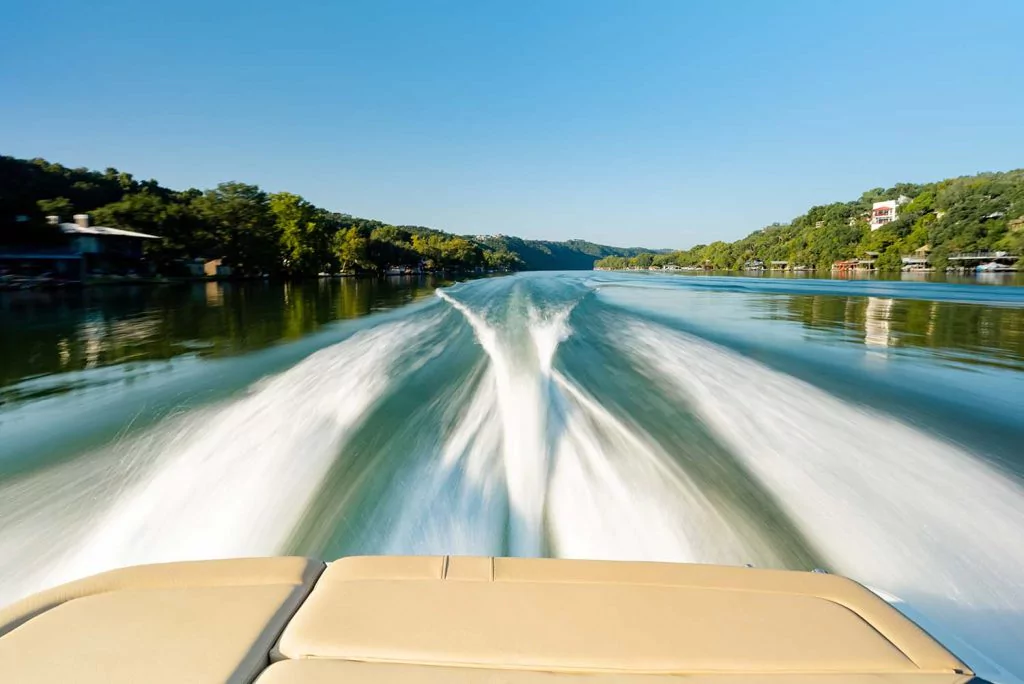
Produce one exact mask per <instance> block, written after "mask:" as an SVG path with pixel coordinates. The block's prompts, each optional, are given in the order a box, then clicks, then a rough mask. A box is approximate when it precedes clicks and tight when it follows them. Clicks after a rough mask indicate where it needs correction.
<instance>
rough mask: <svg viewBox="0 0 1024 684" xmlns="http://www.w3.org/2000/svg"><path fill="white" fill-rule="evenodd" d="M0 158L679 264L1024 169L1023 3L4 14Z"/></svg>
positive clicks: (110, 9) (83, 8)
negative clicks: (669, 250) (690, 251)
mask: <svg viewBox="0 0 1024 684" xmlns="http://www.w3.org/2000/svg"><path fill="white" fill-rule="evenodd" d="M0 16H2V19H0V25H2V34H3V39H2V40H0V154H7V155H14V156H19V157H37V156H41V157H45V158H48V159H50V160H53V161H59V162H61V163H64V164H66V165H70V166H89V167H93V168H100V169H102V168H104V167H107V166H116V167H118V168H119V169H122V170H125V171H129V172H132V173H134V174H135V175H136V177H138V178H150V177H152V178H156V179H157V180H159V181H160V182H162V183H163V184H165V185H169V186H171V187H175V188H184V187H190V186H196V187H210V186H212V185H214V184H216V183H218V182H220V181H225V180H242V181H248V182H255V183H258V184H260V185H261V186H263V187H264V188H266V189H267V190H272V191H277V190H290V191H292V192H296V193H298V194H301V195H303V196H305V197H306V198H308V199H309V200H311V201H312V202H314V203H316V204H318V205H320V206H324V207H327V208H329V209H334V210H338V211H344V212H348V213H351V214H355V215H358V216H365V217H369V218H378V219H382V220H384V221H388V222H391V223H403V224H420V225H430V226H434V227H438V228H443V229H447V230H451V231H454V232H458V233H506V234H514V235H522V236H526V237H544V238H551V239H564V238H570V237H581V238H587V239H591V240H594V241H597V242H604V243H609V244H616V245H643V246H649V247H687V246H690V245H692V244H694V243H697V242H710V241H712V240H715V239H736V238H738V237H741V236H743V235H746V234H747V233H749V232H750V231H751V230H754V229H756V228H758V227H761V226H763V225H765V224H768V223H771V222H773V221H786V220H788V219H790V218H792V217H794V216H796V215H798V214H800V213H802V212H803V211H804V210H805V209H807V208H808V207H809V206H811V205H813V204H821V203H826V202H829V201H835V200H847V199H853V198H856V197H857V196H859V195H860V193H861V192H862V191H863V190H866V189H868V188H872V187H875V186H880V185H891V184H893V183H895V182H898V181H903V180H907V181H928V180H936V179H939V178H944V177H948V176H953V175H962V174H969V173H975V172H978V171H984V170H1005V169H1009V168H1015V167H1021V166H1024V34H1022V33H1021V29H1022V27H1024V0H972V1H971V2H966V1H965V0H905V1H900V0H887V1H876V0H859V1H857V2H841V1H840V0H800V1H784V0H776V1H774V2H773V1H769V0H763V1H762V0H748V1H739V0H732V1H724V0H723V1H714V0H704V1H703V2H697V1H696V0H693V1H687V0H664V1H658V0H617V1H614V2H612V1H607V0H578V1H574V2H568V1H557V0H535V1H533V0H519V1H515V2H497V1H493V2H492V1H490V0H466V1H460V2H455V1H448V2H443V1H433V0H418V1H415V2H412V1H410V2H395V1H392V0H361V1H360V2H351V1H350V2H343V1H334V2H303V1H301V0H294V1H293V2H280V1H278V2H269V3H268V2H261V1H252V0H247V1H246V2H241V1H240V0H221V1H214V0H205V1H203V2H193V1H192V0H186V1H179V2H174V3H164V2H143V1H140V0H111V1H106V2H104V1H102V0H97V1H95V2H84V1H82V0H73V1H68V2H50V1H48V0H31V1H29V2H17V1H16V0H8V1H7V2H5V3H4V4H3V9H2V12H0Z"/></svg>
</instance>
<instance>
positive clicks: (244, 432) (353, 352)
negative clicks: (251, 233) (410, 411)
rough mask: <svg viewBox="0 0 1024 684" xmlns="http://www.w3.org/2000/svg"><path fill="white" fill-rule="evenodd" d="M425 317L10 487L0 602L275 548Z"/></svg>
mask: <svg viewBox="0 0 1024 684" xmlns="http://www.w3.org/2000/svg"><path fill="white" fill-rule="evenodd" d="M428 324H429V323H428V322H423V321H421V322H418V323H413V322H402V323H395V324H390V325H386V326H381V327H379V328H377V329H374V330H371V331H368V332H365V333H360V334H357V335H355V336H353V337H352V338H350V339H348V340H346V341H344V342H342V343H340V344H337V345H335V346H333V347H329V348H327V349H324V350H322V351H320V352H318V353H316V354H313V355H312V356H310V357H308V358H307V359H306V360H305V361H303V362H302V363H300V364H298V365H296V366H295V367H294V368H292V369H290V370H289V371H287V372H285V373H283V374H281V375H279V376H276V377H273V378H270V379H268V380H266V381H265V382H262V383H260V384H258V385H256V386H254V387H253V388H252V389H251V391H250V392H249V393H248V394H247V395H246V396H244V397H242V398H241V399H238V400H234V401H231V402H228V403H227V404H225V405H221V406H215V407H212V408H209V409H206V410H202V411H197V412H193V413H190V414H187V415H184V416H180V417H178V418H175V419H171V420H168V421H165V422H164V423H162V424H160V425H159V426H158V427H156V428H155V429H154V430H152V431H150V432H147V433H146V434H143V435H142V436H139V437H137V438H133V439H130V440H124V441H121V442H119V443H116V444H114V445H112V446H111V447H110V448H108V449H107V450H106V451H105V452H103V453H99V454H89V455H85V456H83V457H81V458H80V459H78V460H76V461H74V462H72V463H71V464H68V465H65V466H59V467H56V468H53V469H50V470H46V471H43V472H41V473H36V474H33V475H31V476H29V477H26V478H22V479H20V480H18V481H16V482H14V483H11V484H8V485H7V486H6V487H5V488H4V491H3V493H2V495H0V499H2V500H3V501H4V504H3V506H4V508H5V509H8V510H9V511H11V516H10V518H6V516H5V519H7V520H10V521H12V522H13V525H12V526H11V527H10V528H8V529H6V530H5V533H4V535H3V537H2V539H3V545H2V546H0V563H2V564H3V565H2V566H0V574H2V575H3V577H4V578H5V582H4V587H3V592H4V595H2V596H0V603H3V602H4V599H13V598H16V597H17V596H19V595H23V594H24V593H27V592H28V591H32V590H35V589H38V588H41V587H45V586H50V585H53V584H57V583H60V582H64V581H68V580H71V579H74V578H77V577H81V576H84V575H88V574H93V573H96V572H100V571H103V570H107V569H110V568H114V567H120V566H124V565H132V564H138V563H148V562H160V561H168V560H181V559H202V558H220V557H232V556H252V555H268V554H274V553H276V552H278V551H279V550H280V549H281V548H282V547H283V546H284V545H285V543H286V541H287V539H288V536H289V534H290V533H291V531H292V529H293V528H294V526H295V524H296V523H297V521H298V519H299V517H300V516H301V514H302V511H303V508H304V506H305V504H306V502H307V501H308V500H309V497H310V496H311V495H312V494H313V493H314V492H315V491H316V489H317V487H318V485H319V483H320V481H321V480H322V478H323V476H324V474H325V473H326V471H327V469H328V468H329V467H330V464H331V462H332V461H333V460H334V459H335V458H336V457H337V455H338V452H339V450H340V449H341V447H342V444H343V442H344V439H345V435H346V433H347V431H348V430H349V429H350V428H351V427H352V426H353V425H354V424H356V423H357V422H358V421H359V420H360V418H361V417H362V416H363V415H364V414H365V412H366V411H367V409H368V408H369V407H370V406H371V405H372V404H373V402H374V401H375V400H376V399H377V398H379V397H380V396H381V395H382V393H383V392H384V391H385V390H386V389H387V387H388V385H389V383H390V382H391V377H390V375H389V374H390V372H391V371H392V370H393V369H394V368H395V367H396V363H397V361H398V359H399V358H400V357H401V355H402V352H403V350H405V349H406V348H407V347H408V341H409V340H410V339H414V338H415V336H416V335H418V334H420V333H422V332H423V331H424V330H425V329H426V327H427V326H428ZM421 351H422V350H421ZM428 356H429V355H428ZM69 493H70V495H69ZM72 518H73V519H74V520H75V521H76V522H70V519H72ZM69 523H70V524H69Z"/></svg>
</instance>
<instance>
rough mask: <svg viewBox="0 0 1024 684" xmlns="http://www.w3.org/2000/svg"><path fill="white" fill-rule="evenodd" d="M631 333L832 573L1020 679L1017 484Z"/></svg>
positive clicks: (652, 333)
mask: <svg viewBox="0 0 1024 684" xmlns="http://www.w3.org/2000/svg"><path fill="white" fill-rule="evenodd" d="M629 331H630V332H629V335H628V337H623V338H621V339H620V340H618V342H617V345H618V347H619V348H620V349H621V351H622V353H624V354H628V355H631V356H633V357H635V358H637V359H638V360H639V361H641V362H642V363H644V364H646V365H647V366H648V367H649V368H651V369H652V371H653V372H652V374H651V380H652V382H657V383H659V384H660V385H661V386H663V387H665V388H667V389H670V390H673V391H675V392H676V394H677V395H678V396H679V397H680V399H681V400H682V401H684V402H686V403H688V404H689V405H690V406H692V408H693V409H694V410H695V411H696V413H697V414H698V415H699V416H700V417H701V418H702V420H703V421H704V422H706V424H707V425H708V426H709V427H710V428H711V429H712V430H713V431H714V432H715V433H717V435H718V437H719V439H720V440H722V442H723V443H724V444H726V445H728V446H729V447H730V449H731V450H732V451H733V452H734V454H735V455H736V456H737V457H738V458H739V459H740V460H741V461H742V462H743V463H744V464H745V466H746V467H747V468H748V469H749V470H750V472H751V473H752V474H753V475H754V476H755V477H756V478H757V479H759V480H760V481H761V482H762V483H763V485H764V486H765V487H766V488H767V489H768V490H769V491H770V492H771V493H772V494H773V495H774V496H775V497H776V498H777V500H778V503H779V505H780V506H781V507H782V508H783V510H785V511H786V512H787V514H788V515H789V516H790V517H791V518H792V519H793V520H794V522H795V523H796V524H797V526H798V528H799V529H800V530H801V531H802V532H803V533H804V534H805V535H806V536H807V537H808V538H809V539H810V540H811V541H812V543H813V544H815V545H816V547H817V548H818V549H819V550H820V551H821V552H822V553H823V554H824V555H825V557H826V558H827V559H828V560H829V562H830V563H831V565H832V567H833V568H834V569H836V570H838V571H839V572H841V573H843V574H845V575H849V576H851V577H853V578H855V579H857V580H859V581H861V582H864V583H866V584H868V585H871V586H874V587H878V588H881V589H884V590H886V591H890V592H893V593H895V594H897V595H899V596H900V597H901V598H902V599H904V600H906V601H908V603H909V604H910V605H911V606H913V607H914V608H915V609H917V610H919V611H920V612H921V613H922V614H923V615H924V616H926V617H927V618H929V619H930V620H932V621H934V624H935V625H936V626H935V627H934V628H933V631H935V632H936V633H937V636H940V638H948V637H950V636H951V635H952V634H953V633H954V632H956V633H960V634H963V635H964V636H965V638H966V640H967V641H969V642H974V643H982V644H985V645H986V649H985V650H986V651H987V652H989V653H991V654H993V656H994V657H995V659H996V660H997V661H1001V662H1002V663H1003V664H1004V665H1005V666H1007V667H1010V668H1011V669H1013V670H1015V671H1016V672H1018V673H1020V672H1024V655H1022V654H1021V652H1020V650H1019V643H1020V642H1019V637H1020V635H1022V634H1024V543H1020V541H1021V540H1022V539H1024V487H1022V486H1021V483H1020V482H1018V481H1016V480H1015V479H1014V478H1012V477H1011V476H1008V475H1005V474H1003V473H1001V472H999V471H997V470H995V469H994V468H993V467H992V466H990V465H988V464H986V463H984V462H983V461H981V460H980V459H978V458H977V457H975V456H972V455H971V454H969V453H967V452H965V451H963V450H961V449H960V448H958V447H956V446H954V445H952V444H949V443H946V442H944V441H941V440H939V439H937V438H935V437H932V436H930V435H928V434H925V433H923V432H921V431H919V430H917V429H915V428H913V427H910V426H908V425H906V424H903V423H901V422H899V421H897V420H895V419H894V418H891V417H888V416H886V415H883V414H881V413H877V412H874V411H872V410H870V409H867V408H863V407H859V406H855V405H852V404H849V403H847V402H844V401H842V400H840V399H838V398H836V397H834V396H832V395H830V394H828V393H827V392H824V391H822V390H819V389H817V388H815V387H813V386H812V385H809V384H807V383H805V382H802V381H799V380H796V379H795V378H792V377H790V376H788V375H785V374H783V373H780V372H777V371H774V370H772V369H769V368H767V367H765V366H763V365H761V364H759V363H756V362H754V361H752V360H749V359H747V358H745V357H742V356H740V355H738V354H735V353H733V352H729V351H726V350H724V349H723V348H721V347H718V346H717V345H714V344H711V343H708V342H706V341H703V340H701V339H700V338H697V337H693V336H691V335H687V334H684V333H679V332H677V331H673V330H671V329H669V328H666V327H663V326H660V325H656V324H651V323H646V322H639V321H633V322H631V324H630V328H629ZM929 626H931V625H929ZM947 630H948V631H947Z"/></svg>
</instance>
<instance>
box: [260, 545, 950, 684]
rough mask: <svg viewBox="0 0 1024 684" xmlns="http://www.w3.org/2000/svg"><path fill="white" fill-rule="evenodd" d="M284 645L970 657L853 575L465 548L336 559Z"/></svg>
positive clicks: (527, 654)
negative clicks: (469, 552)
mask: <svg viewBox="0 0 1024 684" xmlns="http://www.w3.org/2000/svg"><path fill="white" fill-rule="evenodd" d="M274 657H275V659H281V658H292V659H294V658H340V659H346V660H358V661H372V662H392V663H420V664H435V665H459V666H469V667H493V668H511V669H534V670H550V671H563V672H564V671H568V672H601V671H605V672H608V671H628V672H634V673H693V672H827V671H832V672H835V671H843V672H851V673H856V672H863V673H871V672H891V673H896V672H905V673H914V672H921V671H926V672H945V673H952V672H954V671H955V670H961V671H966V666H964V664H963V663H961V662H960V661H958V660H957V659H956V658H954V657H953V656H952V655H950V654H949V653H948V652H947V651H946V650H945V649H944V648H942V647H941V646H940V645H939V644H937V643H936V642H935V641H934V640H933V639H931V637H929V636H928V635H927V634H925V633H924V632H923V631H921V630H920V629H919V628H918V627H917V626H916V625H914V624H913V623H912V622H910V621H909V620H907V619H905V618H904V617H902V616H901V615H900V614H899V613H898V612H896V611H895V610H893V609H892V608H890V607H889V606H888V605H887V604H885V603H884V602H883V601H881V599H878V598H877V597H876V596H875V595H874V594H872V593H871V592H869V591H867V590H866V589H864V588H863V587H861V586H860V585H858V584H856V583H855V582H852V581H850V580H846V579H843V578H841V577H835V576H831V575H815V574H809V573H793V572H783V571H772V570H750V569H746V568H729V567H716V566H700V565H677V564H663V563H614V562H580V561H563V560H536V559H533V560H525V559H504V558H498V559H494V560H493V561H490V560H488V559H465V558H458V557H453V558H447V557H435V558H347V559H343V560H340V561H337V562H335V563H333V564H332V565H331V566H330V567H329V568H328V569H327V571H326V572H324V574H323V575H322V576H321V578H320V580H319V581H318V583H317V586H316V589H315V591H314V592H313V594H312V595H311V596H310V598H309V600H307V601H306V603H305V604H304V605H303V606H302V608H301V609H300V610H299V611H298V613H297V614H296V615H295V618H294V619H293V620H292V621H291V623H290V624H289V625H288V627H287V628H286V629H285V631H284V633H283V634H282V636H281V640H280V642H279V645H278V650H277V652H276V653H275V654H274Z"/></svg>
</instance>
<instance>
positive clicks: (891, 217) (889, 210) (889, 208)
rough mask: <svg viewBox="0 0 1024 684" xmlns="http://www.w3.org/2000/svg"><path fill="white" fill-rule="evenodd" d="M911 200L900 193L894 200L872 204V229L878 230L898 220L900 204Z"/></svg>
mask: <svg viewBox="0 0 1024 684" xmlns="http://www.w3.org/2000/svg"><path fill="white" fill-rule="evenodd" d="M909 201H910V198H909V197H907V196H906V195H900V196H899V197H897V198H896V199H894V200H885V201H883V202H875V203H874V204H872V205H871V221H870V222H869V225H870V226H871V230H878V229H879V228H881V227H882V226H884V225H886V224H888V223H892V222H893V221H895V220H896V216H897V211H898V209H899V207H900V206H902V205H904V204H906V203H907V202H909Z"/></svg>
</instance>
